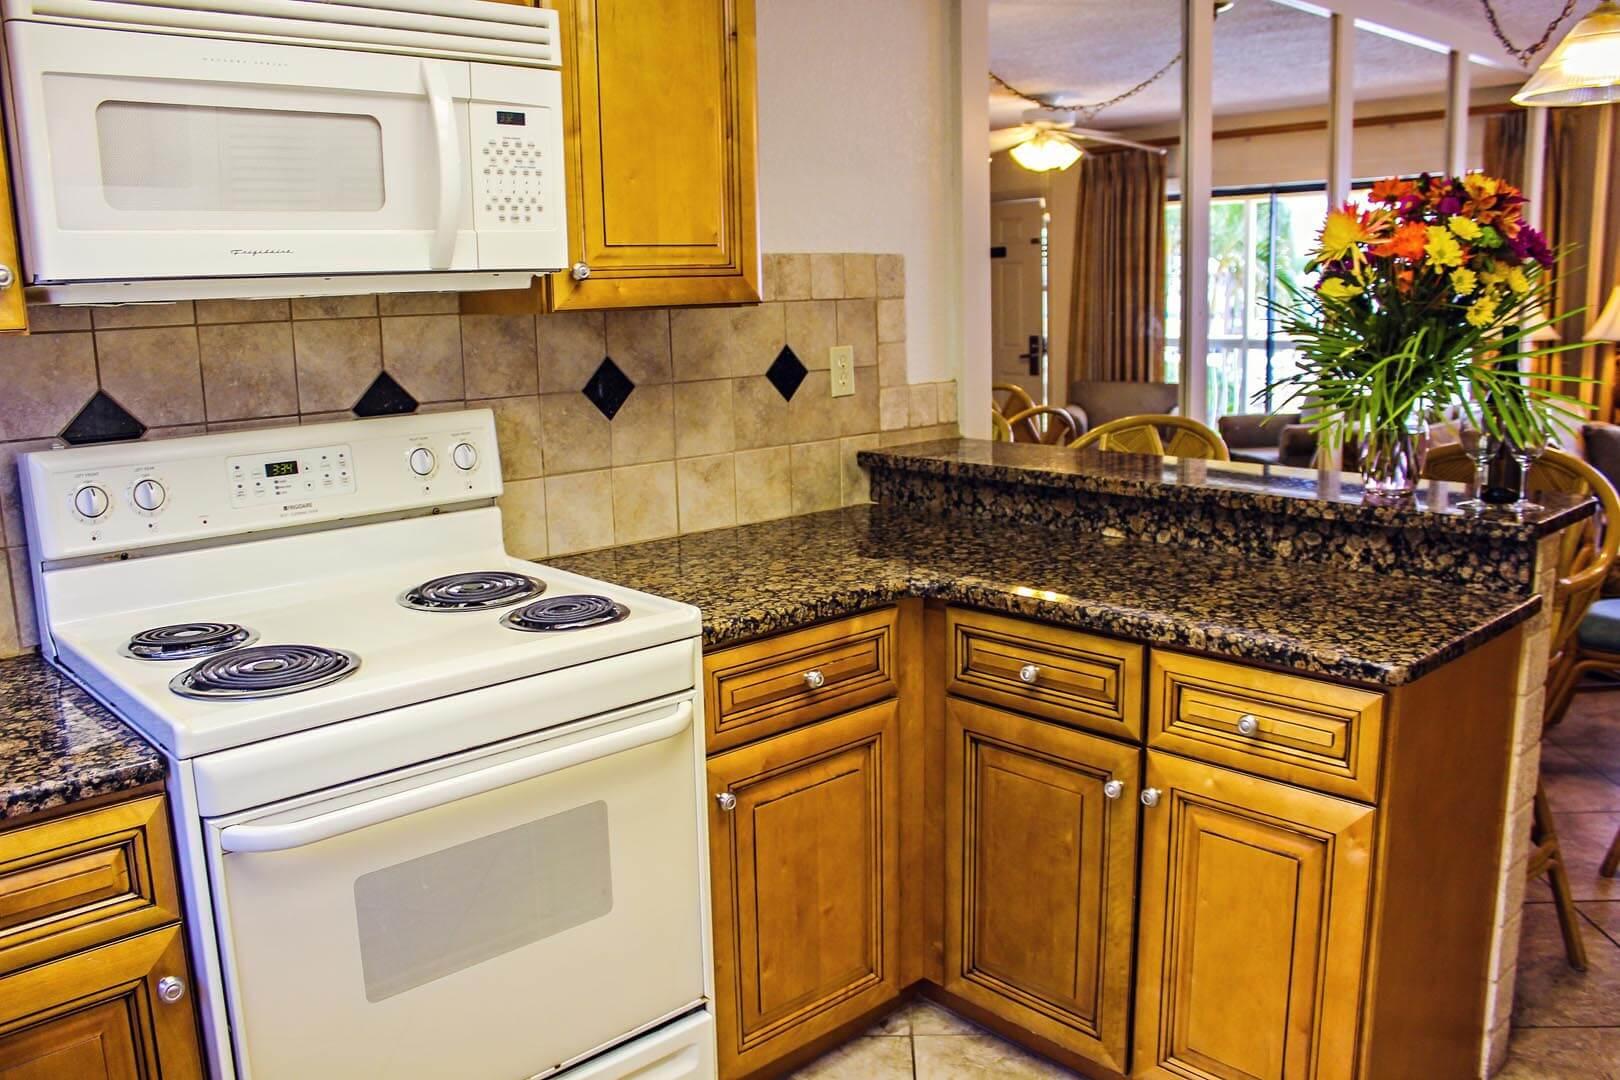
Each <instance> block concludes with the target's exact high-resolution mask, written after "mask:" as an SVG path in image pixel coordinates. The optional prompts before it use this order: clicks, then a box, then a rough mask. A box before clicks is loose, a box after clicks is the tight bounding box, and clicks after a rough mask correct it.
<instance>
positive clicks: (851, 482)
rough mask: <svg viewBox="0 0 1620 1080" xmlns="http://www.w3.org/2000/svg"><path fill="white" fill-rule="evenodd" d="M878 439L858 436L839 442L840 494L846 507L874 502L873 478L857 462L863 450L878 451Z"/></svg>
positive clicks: (873, 435)
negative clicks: (856, 458)
mask: <svg viewBox="0 0 1620 1080" xmlns="http://www.w3.org/2000/svg"><path fill="white" fill-rule="evenodd" d="M877 445H878V437H877V435H876V434H872V435H856V436H854V437H853V438H848V439H839V440H838V461H839V494H840V498H841V501H842V502H843V504H844V505H845V506H857V505H859V504H861V503H869V502H871V501H872V478H871V477H870V476H868V475H867V472H866V470H865V469H863V468H861V466H860V463H859V462H857V461H856V460H855V456H856V455H857V454H859V453H860V452H861V451H862V450H876V449H877Z"/></svg>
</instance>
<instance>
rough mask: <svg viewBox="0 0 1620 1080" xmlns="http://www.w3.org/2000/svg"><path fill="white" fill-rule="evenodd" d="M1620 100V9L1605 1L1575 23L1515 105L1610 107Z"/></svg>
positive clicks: (1518, 97) (1514, 96)
mask: <svg viewBox="0 0 1620 1080" xmlns="http://www.w3.org/2000/svg"><path fill="white" fill-rule="evenodd" d="M1616 101H1620V6H1617V5H1616V4H1614V3H1613V2H1612V0H1604V2H1603V3H1601V4H1599V5H1598V6H1597V7H1596V8H1594V9H1593V10H1592V13H1591V14H1589V15H1588V16H1586V18H1584V19H1582V20H1581V21H1580V22H1578V23H1576V24H1575V28H1574V29H1573V30H1571V31H1570V32H1569V36H1568V37H1566V38H1564V40H1563V41H1561V42H1559V44H1558V47H1557V48H1556V49H1554V50H1553V51H1552V55H1551V56H1549V57H1547V59H1546V62H1544V63H1543V64H1542V65H1541V67H1540V68H1538V69H1537V70H1536V73H1535V74H1534V75H1532V76H1531V77H1530V81H1529V82H1527V83H1525V84H1524V86H1523V87H1521V88H1520V89H1519V92H1518V93H1517V94H1514V95H1513V103H1514V104H1515V105H1529V106H1549V105H1607V104H1609V103H1611V102H1616Z"/></svg>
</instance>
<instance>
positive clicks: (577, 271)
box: [569, 262, 591, 281]
mask: <svg viewBox="0 0 1620 1080" xmlns="http://www.w3.org/2000/svg"><path fill="white" fill-rule="evenodd" d="M569 274H570V275H572V277H573V279H574V280H575V281H584V280H585V279H586V278H588V277H590V276H591V268H590V266H589V265H588V264H586V263H582V262H577V263H575V264H574V266H573V268H572V269H571V270H569Z"/></svg>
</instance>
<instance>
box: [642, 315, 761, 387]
mask: <svg viewBox="0 0 1620 1080" xmlns="http://www.w3.org/2000/svg"><path fill="white" fill-rule="evenodd" d="M782 308H783V305H781V304H752V305H747V306H735V307H709V308H678V309H676V310H675V311H672V312H670V313H669V320H670V321H669V332H670V342H671V346H672V349H673V363H674V369H673V370H674V373H675V378H676V379H677V380H679V381H682V382H691V381H697V380H702V379H724V378H730V377H732V376H742V375H759V374H761V373H763V372H764V371H765V369H766V368H768V367H770V366H771V362H772V361H774V360H775V359H776V354H777V353H779V352H781V351H782V343H783V340H784V339H783V314H782ZM634 377H635V376H634V375H631V378H634Z"/></svg>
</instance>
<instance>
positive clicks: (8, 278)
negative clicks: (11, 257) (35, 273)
mask: <svg viewBox="0 0 1620 1080" xmlns="http://www.w3.org/2000/svg"><path fill="white" fill-rule="evenodd" d="M16 280H17V275H16V274H14V273H12V272H11V267H9V266H0V289H9V288H11V283H12V282H13V281H16Z"/></svg>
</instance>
